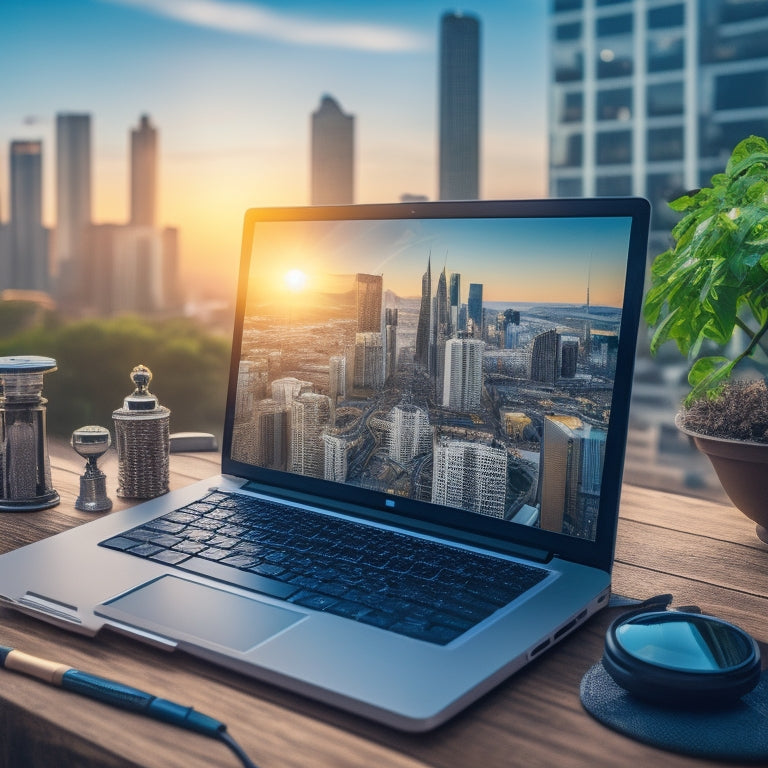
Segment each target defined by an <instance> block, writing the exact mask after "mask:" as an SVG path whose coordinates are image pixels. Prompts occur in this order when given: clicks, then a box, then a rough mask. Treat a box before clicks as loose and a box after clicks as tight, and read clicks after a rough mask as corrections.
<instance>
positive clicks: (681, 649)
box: [616, 614, 754, 672]
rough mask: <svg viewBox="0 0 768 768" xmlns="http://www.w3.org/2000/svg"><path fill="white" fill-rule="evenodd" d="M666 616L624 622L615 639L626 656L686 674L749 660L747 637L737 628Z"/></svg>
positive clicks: (696, 617) (698, 618)
mask: <svg viewBox="0 0 768 768" xmlns="http://www.w3.org/2000/svg"><path fill="white" fill-rule="evenodd" d="M667 616H668V614H667V615H665V614H662V616H658V617H653V616H652V617H646V618H645V619H642V620H638V621H627V622H625V623H624V624H622V625H621V626H620V627H618V628H617V629H616V639H617V640H618V641H619V643H621V646H622V647H623V648H624V650H625V651H627V653H631V654H632V655H633V656H635V657H636V658H638V659H640V660H641V661H645V662H647V663H649V664H656V665H659V666H664V667H669V668H670V669H680V670H687V671H689V672H719V671H722V670H725V669H730V668H731V667H737V666H739V665H740V664H743V663H744V662H746V661H749V659H750V658H751V657H752V655H753V653H754V651H753V649H752V644H751V643H750V642H749V638H748V637H747V636H746V635H745V634H744V633H743V632H742V631H741V630H739V629H737V628H736V627H733V626H732V625H730V624H725V623H723V622H713V621H711V620H710V619H708V618H706V617H704V616H700V615H688V616H685V617H684V618H683V619H681V620H680V621H669V620H668V618H667Z"/></svg>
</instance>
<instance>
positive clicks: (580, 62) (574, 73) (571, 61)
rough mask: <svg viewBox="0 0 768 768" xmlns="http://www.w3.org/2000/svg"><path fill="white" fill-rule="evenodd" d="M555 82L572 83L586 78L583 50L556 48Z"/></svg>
mask: <svg viewBox="0 0 768 768" xmlns="http://www.w3.org/2000/svg"><path fill="white" fill-rule="evenodd" d="M554 64H555V82H556V83H572V82H574V81H577V80H582V79H583V78H584V56H583V55H582V53H581V51H579V50H577V49H575V48H572V49H571V50H561V49H555V53H554Z"/></svg>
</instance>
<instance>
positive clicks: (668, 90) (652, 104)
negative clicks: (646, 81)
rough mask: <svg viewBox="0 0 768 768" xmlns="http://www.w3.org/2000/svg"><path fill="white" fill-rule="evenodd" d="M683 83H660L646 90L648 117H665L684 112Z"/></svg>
mask: <svg viewBox="0 0 768 768" xmlns="http://www.w3.org/2000/svg"><path fill="white" fill-rule="evenodd" d="M683 98H684V96H683V84H682V83H681V82H679V81H678V82H674V83H658V84H656V85H649V86H648V89H647V90H646V100H647V104H648V117H665V116H667V115H682V114H683Z"/></svg>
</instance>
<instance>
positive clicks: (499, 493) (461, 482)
mask: <svg viewBox="0 0 768 768" xmlns="http://www.w3.org/2000/svg"><path fill="white" fill-rule="evenodd" d="M506 491H507V453H506V451H505V450H504V449H503V448H494V447H492V446H490V445H484V444H483V443H474V442H469V441H467V440H453V439H450V438H444V437H442V438H439V439H438V440H436V441H435V445H434V470H433V473H432V502H433V503H435V504H445V505H447V506H450V507H459V508H460V509H466V510H469V511H470V512H477V513H479V514H481V515H487V516H488V517H498V518H503V517H504V514H505V509H506Z"/></svg>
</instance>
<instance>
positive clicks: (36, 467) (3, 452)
mask: <svg viewBox="0 0 768 768" xmlns="http://www.w3.org/2000/svg"><path fill="white" fill-rule="evenodd" d="M55 370H56V361H55V360H54V359H53V358H50V357H38V356H36V355H28V356H14V357H0V512H32V511H34V510H38V509H48V508H49V507H54V506H56V505H57V504H58V503H59V494H58V493H57V492H56V491H55V490H54V489H53V486H52V484H51V463H50V459H49V456H48V443H47V438H46V429H45V404H46V403H47V402H48V401H47V400H46V399H45V398H44V397H43V396H42V391H43V375H44V374H46V373H50V372H51V371H55Z"/></svg>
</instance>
